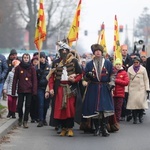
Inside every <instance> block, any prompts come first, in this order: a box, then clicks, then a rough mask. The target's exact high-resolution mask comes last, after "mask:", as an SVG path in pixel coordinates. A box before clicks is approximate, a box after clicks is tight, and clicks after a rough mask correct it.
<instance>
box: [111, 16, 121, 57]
mask: <svg viewBox="0 0 150 150" xmlns="http://www.w3.org/2000/svg"><path fill="white" fill-rule="evenodd" d="M113 50H114V57H115V58H114V59H115V60H116V58H120V60H122V54H121V47H120V40H119V30H118V21H117V16H116V15H115V22H114V47H113Z"/></svg>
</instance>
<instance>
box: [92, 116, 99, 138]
mask: <svg viewBox="0 0 150 150" xmlns="http://www.w3.org/2000/svg"><path fill="white" fill-rule="evenodd" d="M93 122H94V126H95V131H94V136H98V135H100V123H99V119H93Z"/></svg>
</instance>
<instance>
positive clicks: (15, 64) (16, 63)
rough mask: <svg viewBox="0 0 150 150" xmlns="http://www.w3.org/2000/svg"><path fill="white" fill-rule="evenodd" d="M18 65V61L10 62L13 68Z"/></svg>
mask: <svg viewBox="0 0 150 150" xmlns="http://www.w3.org/2000/svg"><path fill="white" fill-rule="evenodd" d="M19 64H20V61H19V60H13V61H12V65H13V66H14V67H17V66H18V65H19Z"/></svg>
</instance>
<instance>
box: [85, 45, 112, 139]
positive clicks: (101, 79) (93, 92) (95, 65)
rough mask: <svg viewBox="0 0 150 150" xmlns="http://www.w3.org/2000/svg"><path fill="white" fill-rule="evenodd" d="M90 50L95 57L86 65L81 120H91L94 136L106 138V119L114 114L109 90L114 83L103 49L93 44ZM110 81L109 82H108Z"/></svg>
mask: <svg viewBox="0 0 150 150" xmlns="http://www.w3.org/2000/svg"><path fill="white" fill-rule="evenodd" d="M91 50H92V52H93V54H94V55H95V56H94V58H93V60H91V61H89V62H88V63H87V64H86V68H85V76H84V78H85V80H86V81H87V82H88V85H87V90H86V94H85V97H84V102H83V118H92V119H93V122H94V125H95V133H94V135H95V136H97V135H100V134H101V133H102V136H104V137H106V136H109V133H108V131H107V123H108V117H109V116H111V115H113V114H114V105H113V99H112V96H111V90H112V88H113V87H114V82H113V80H111V75H112V71H113V66H112V63H111V62H110V61H109V60H107V59H105V58H104V57H103V47H102V46H101V45H99V44H93V45H92V46H91ZM110 81H111V82H110Z"/></svg>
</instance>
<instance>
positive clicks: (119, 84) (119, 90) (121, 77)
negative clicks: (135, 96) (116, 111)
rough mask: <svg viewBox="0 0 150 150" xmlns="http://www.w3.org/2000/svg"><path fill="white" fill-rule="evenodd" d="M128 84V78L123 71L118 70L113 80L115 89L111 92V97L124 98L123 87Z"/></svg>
mask: <svg viewBox="0 0 150 150" xmlns="http://www.w3.org/2000/svg"><path fill="white" fill-rule="evenodd" d="M128 83H129V77H128V74H127V72H126V71H125V70H123V69H121V70H118V72H117V75H116V79H115V88H114V90H113V94H114V96H113V97H122V98H124V97H125V86H127V85H128Z"/></svg>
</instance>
